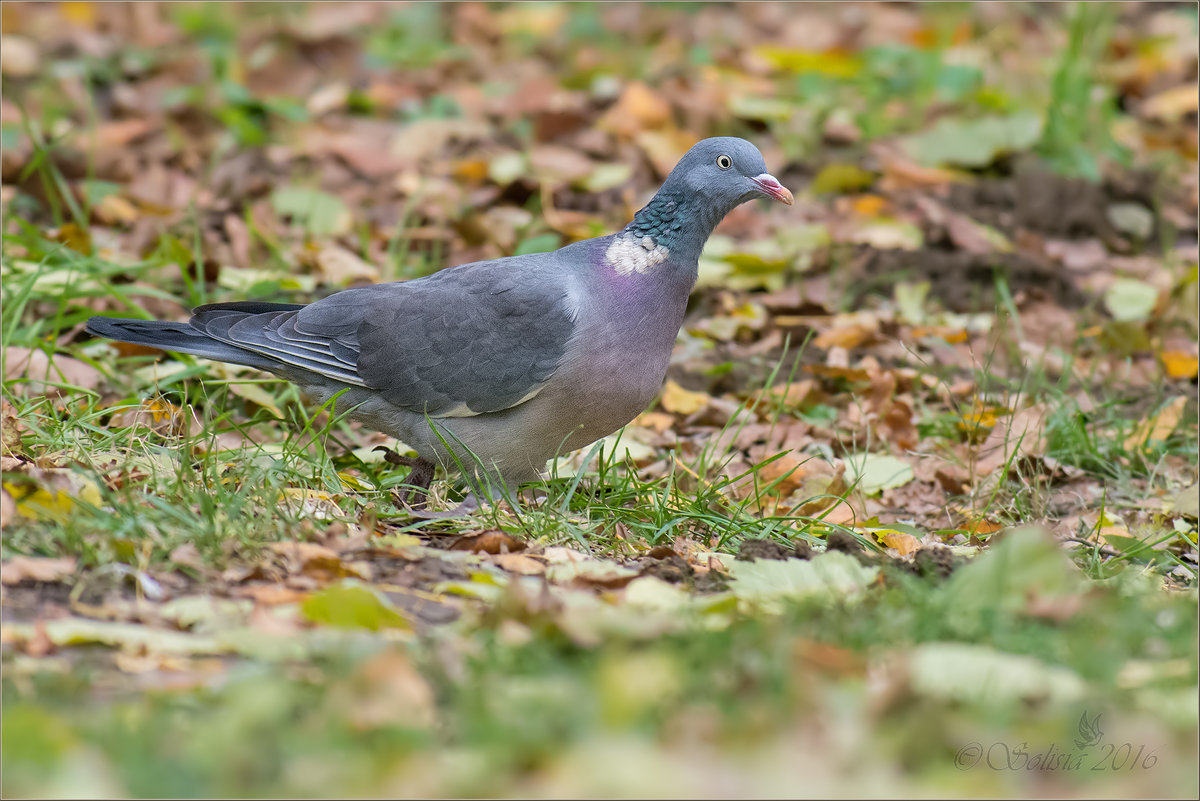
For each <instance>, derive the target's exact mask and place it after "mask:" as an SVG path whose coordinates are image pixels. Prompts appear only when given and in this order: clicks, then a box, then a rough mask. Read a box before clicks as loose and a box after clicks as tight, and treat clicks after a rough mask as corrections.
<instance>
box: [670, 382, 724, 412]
mask: <svg viewBox="0 0 1200 801" xmlns="http://www.w3.org/2000/svg"><path fill="white" fill-rule="evenodd" d="M710 400H712V396H710V395H708V394H707V393H705V392H692V391H691V390H687V389H684V388H683V387H681V386H680V385H679V384H677V383H676V382H675V381H673V380H669V379H668V381H667V382H666V383H665V384H664V385H663V388H662V407H663V408H664V409H666V410H667V411H668V412H671V413H672V414H684V415H686V414H695V413H696V412H698V411H700V410H701V409H703V408H704V407H705V406H707V405H708V403H709V401H710Z"/></svg>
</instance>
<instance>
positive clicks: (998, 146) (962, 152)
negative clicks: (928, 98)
mask: <svg viewBox="0 0 1200 801" xmlns="http://www.w3.org/2000/svg"><path fill="white" fill-rule="evenodd" d="M1041 134H1042V118H1041V116H1040V115H1038V114H1034V113H1033V112H1028V111H1024V112H1018V113H1017V114H1012V115H1010V116H1007V117H983V118H981V119H977V120H953V119H942V120H939V121H938V122H937V124H936V125H934V126H933V128H931V129H930V130H928V131H925V132H924V133H919V134H914V135H913V136H908V137H905V138H904V139H902V140H901V142H900V144H901V147H903V148H904V150H905V152H907V153H908V154H909V155H910V156H912V157H913V158H914V159H916V160H917V161H919V162H921V163H923V164H929V165H935V166H941V165H954V166H959V167H986V166H988V165H989V164H991V163H992V162H993V161H995V160H996V159H997V157H999V156H1001V155H1003V154H1005V153H1015V152H1020V151H1023V150H1028V149H1029V148H1030V147H1032V146H1033V145H1034V144H1035V143H1036V142H1037V141H1038V138H1039V137H1040V136H1041Z"/></svg>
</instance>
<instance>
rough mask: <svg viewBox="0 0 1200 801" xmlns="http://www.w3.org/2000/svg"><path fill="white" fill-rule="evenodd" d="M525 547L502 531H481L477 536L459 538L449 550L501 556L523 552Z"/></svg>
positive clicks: (470, 535) (468, 535)
mask: <svg viewBox="0 0 1200 801" xmlns="http://www.w3.org/2000/svg"><path fill="white" fill-rule="evenodd" d="M527 547H528V546H527V545H526V544H525V543H524V542H522V541H521V540H518V539H513V538H512V537H510V536H508V535H507V534H505V533H504V532H503V531H481V532H479V533H478V534H467V535H465V536H462V537H459V538H458V539H456V540H455V541H454V544H453V545H451V546H450V550H452V551H471V552H473V553H490V554H503V553H516V552H518V551H523V550H525V549H526V548H527Z"/></svg>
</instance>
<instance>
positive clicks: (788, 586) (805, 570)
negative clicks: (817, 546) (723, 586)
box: [729, 551, 878, 601]
mask: <svg viewBox="0 0 1200 801" xmlns="http://www.w3.org/2000/svg"><path fill="white" fill-rule="evenodd" d="M729 572H730V574H731V575H732V576H733V581H732V582H730V585H729V589H730V591H731V592H733V594H734V595H736V596H737V597H738V598H741V599H743V600H747V601H769V600H779V599H784V598H813V597H815V598H822V597H824V598H852V597H857V596H858V595H860V594H862V592H863V590H865V589H866V587H867V586H868V585H870V584H871V582H873V581H874V580H875V575H876V573H877V572H878V568H874V567H866V566H864V565H863V564H861V563H860V562H859V561H858V560H857V559H855V558H854V557H853V556H850V555H849V554H844V553H841V552H839V551H833V552H826V553H823V554H821V555H820V556H817V557H816V558H814V559H809V560H805V559H783V560H777V559H756V560H754V561H752V562H746V561H741V560H738V561H735V562H734V563H733V565H732V566H731V567H730V569H729Z"/></svg>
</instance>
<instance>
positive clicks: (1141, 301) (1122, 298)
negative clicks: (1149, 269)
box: [1104, 278, 1158, 322]
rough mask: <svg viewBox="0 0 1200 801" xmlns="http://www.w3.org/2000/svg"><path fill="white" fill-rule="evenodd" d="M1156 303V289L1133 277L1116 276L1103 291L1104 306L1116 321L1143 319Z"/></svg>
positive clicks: (1147, 316)
mask: <svg viewBox="0 0 1200 801" xmlns="http://www.w3.org/2000/svg"><path fill="white" fill-rule="evenodd" d="M1157 304H1158V290H1157V289H1156V288H1155V287H1153V286H1151V285H1150V284H1147V283H1146V282H1145V281H1138V280H1135V279H1133V278H1118V279H1117V280H1116V281H1113V282H1112V284H1111V285H1110V286H1109V287H1108V289H1107V290H1105V292H1104V308H1105V309H1107V310H1108V313H1109V314H1111V315H1112V317H1113V319H1114V320H1117V321H1118V322H1135V321H1140V320H1145V319H1147V318H1149V317H1150V313H1151V312H1152V311H1154V307H1155V306H1156V305H1157Z"/></svg>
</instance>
